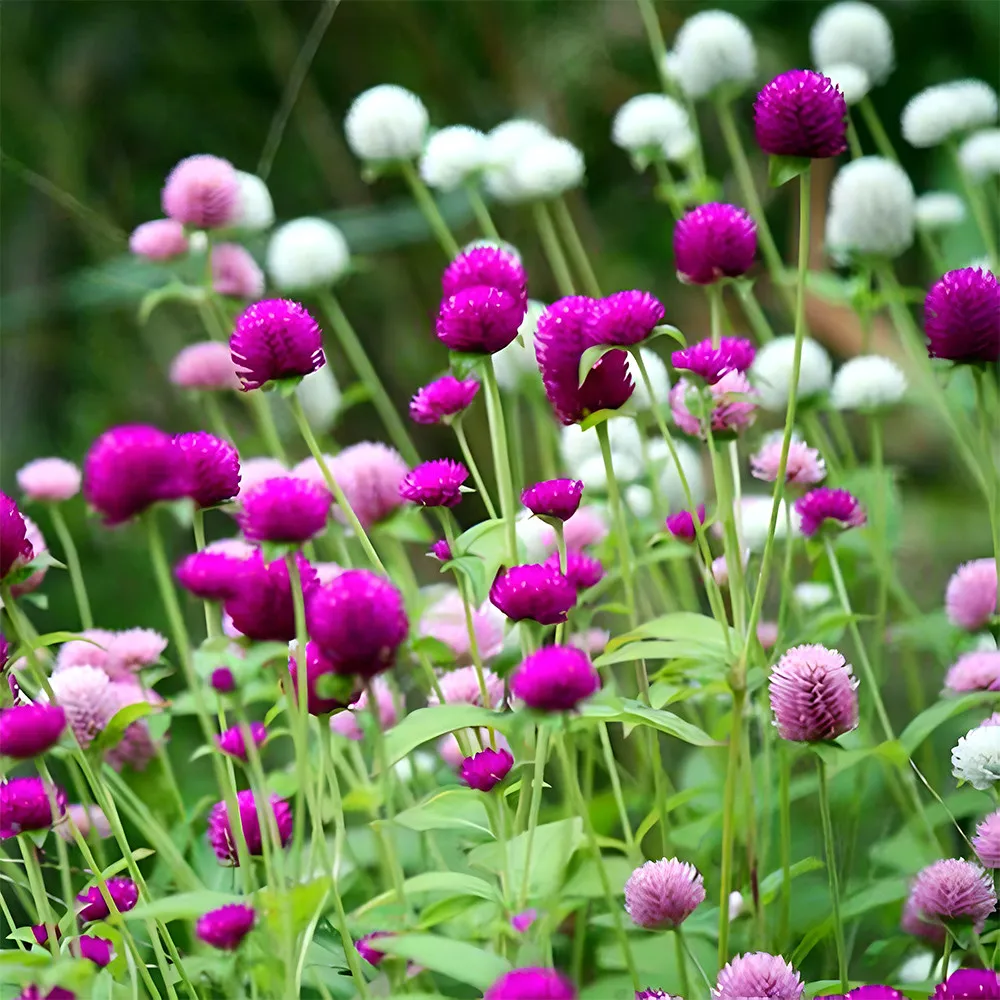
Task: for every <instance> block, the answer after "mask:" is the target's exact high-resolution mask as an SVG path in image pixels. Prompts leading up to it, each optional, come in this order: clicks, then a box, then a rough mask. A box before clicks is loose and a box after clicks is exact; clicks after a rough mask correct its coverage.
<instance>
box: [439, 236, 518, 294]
mask: <svg viewBox="0 0 1000 1000" xmlns="http://www.w3.org/2000/svg"><path fill="white" fill-rule="evenodd" d="M527 280H528V279H527V275H526V274H525V273H524V267H523V265H522V264H521V261H520V259H519V258H518V257H517V255H516V254H513V253H511V252H510V251H509V250H504V249H502V248H501V247H495V246H480V247H473V248H472V249H470V250H465V251H463V252H462V253H460V254H459V255H458V256H457V257H456V258H455V259H454V260H453V261H452V262H451V263H450V264H449V265H448V266H447V267H446V268H445V269H444V273H443V274H442V275H441V291H442V292H443V294H444V297H445V298H448V296H450V295H455V294H456V293H457V292H461V291H463V290H464V289H466V288H475V287H476V286H479V285H486V286H487V287H490V288H500V289H502V290H503V291H505V292H507V293H509V294H510V295H512V296H513V297H514V298H515V299H516V300H518V301H519V302H523V303H525V304H527V301H528V290H527Z"/></svg>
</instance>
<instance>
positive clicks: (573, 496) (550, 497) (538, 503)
mask: <svg viewBox="0 0 1000 1000" xmlns="http://www.w3.org/2000/svg"><path fill="white" fill-rule="evenodd" d="M582 498H583V481H582V480H580V479H546V480H545V481H543V482H541V483H535V485H534V486H529V487H528V488H527V489H525V490H522V491H521V503H523V504H524V506H525V507H527V508H528V510H530V511H531V513H532V514H536V515H538V516H544V517H555V518H558V519H559V520H560V521H568V520H569V519H570V518H571V517H572V516H573V515H574V514H575V513H576V512H577V510H578V509H579V507H580V500H581V499H582Z"/></svg>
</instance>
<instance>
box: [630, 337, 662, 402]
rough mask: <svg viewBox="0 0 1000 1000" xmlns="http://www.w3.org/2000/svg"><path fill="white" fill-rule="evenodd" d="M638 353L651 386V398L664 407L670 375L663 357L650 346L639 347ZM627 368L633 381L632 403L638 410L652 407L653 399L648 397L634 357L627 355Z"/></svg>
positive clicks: (644, 381)
mask: <svg viewBox="0 0 1000 1000" xmlns="http://www.w3.org/2000/svg"><path fill="white" fill-rule="evenodd" d="M639 354H640V355H641V357H642V363H643V366H644V367H645V369H646V374H647V375H648V376H649V382H650V385H652V387H653V399H655V400H656V401H657V402H658V403H659V404H660V405H661V406H662V407H664V408H666V407H667V406H668V403H667V395H668V394H669V392H670V375H669V374H668V373H667V366H666V364H665V363H664V361H663V358H661V357H660V356H659V354H657V353H656V351H654V350H653V349H652V348H651V347H643V348H640V350H639ZM627 363H628V370H629V374H630V375H631V376H632V381H633V382H635V392H633V393H632V405H633V406H634V407H635V408H636V409H637V410H639V411H640V412H642V411H644V410H651V409H652V408H653V399H650V396H649V391H648V390H647V388H646V380H645V379H644V378H643V377H642V373H641V372H640V371H639V366H638V365H637V364H636V363H635V357H634V356H633V355H632V354H629V355H628V362H627Z"/></svg>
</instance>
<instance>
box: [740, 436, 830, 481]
mask: <svg viewBox="0 0 1000 1000" xmlns="http://www.w3.org/2000/svg"><path fill="white" fill-rule="evenodd" d="M781 444H782V441H781V438H779V437H774V438H771V439H770V440H768V441H767V442H765V443H764V444H763V445H762V446H761V448H760V450H759V451H757V453H756V454H755V455H751V456H750V471H751V473H752V474H753V476H754V478H755V479H762V480H763V481H764V482H765V483H773V482H774V481H775V480H776V479H777V478H778V469H779V468H780V466H781ZM825 478H826V462H824V461H823V456H822V455H820V453H819V451H818V450H817V449H816V448H810V447H809V445H807V444H806V443H805V441H798V440H795V439H793V440H791V441H790V442H789V443H788V458H787V459H786V462H785V482H786V483H787V484H788V485H790V486H811V485H812V484H814V483H821V482H822V481H823V480H824V479H825Z"/></svg>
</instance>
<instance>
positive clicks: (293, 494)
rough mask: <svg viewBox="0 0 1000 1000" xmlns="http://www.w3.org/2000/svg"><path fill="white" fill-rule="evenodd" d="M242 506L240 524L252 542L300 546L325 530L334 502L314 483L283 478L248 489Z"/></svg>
mask: <svg viewBox="0 0 1000 1000" xmlns="http://www.w3.org/2000/svg"><path fill="white" fill-rule="evenodd" d="M242 503H243V510H242V511H241V513H240V515H239V517H238V521H239V524H240V528H242V530H243V534H244V535H245V536H246V537H247V538H248V539H249V540H250V541H254V542H285V543H287V544H298V543H301V542H306V541H308V540H309V539H310V538H312V537H313V535H317V534H319V533H320V532H321V531H322V530H323V528H324V527H325V525H326V519H327V517H328V516H329V513H330V505H331V503H332V499H331V497H330V493H329V491H328V490H327V489H326V488H325V487H323V486H320V485H319V484H318V483H314V482H313V481H312V480H309V479H300V478H298V477H296V476H282V477H281V478H278V479H266V480H264V482H262V483H259V484H258V485H256V486H254V487H253V489H251V490H248V491H247V492H246V494H245V495H244V496H243V497H242Z"/></svg>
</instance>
